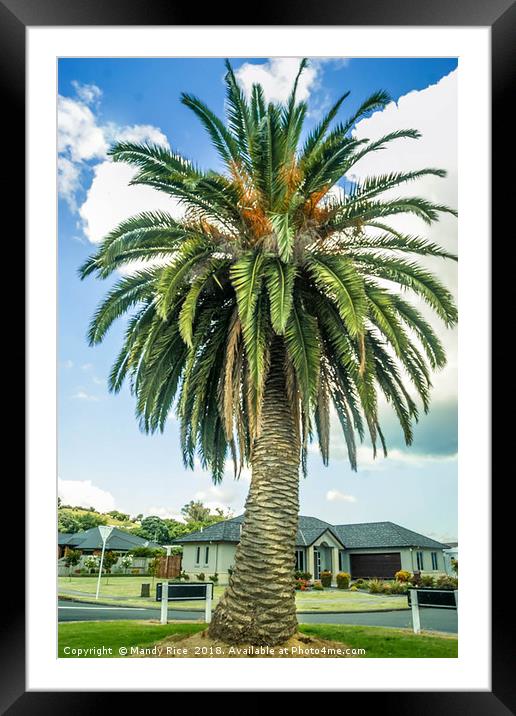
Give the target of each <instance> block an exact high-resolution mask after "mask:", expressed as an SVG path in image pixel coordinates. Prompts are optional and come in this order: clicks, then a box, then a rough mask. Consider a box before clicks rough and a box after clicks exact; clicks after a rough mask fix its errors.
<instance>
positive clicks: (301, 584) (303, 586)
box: [294, 579, 310, 592]
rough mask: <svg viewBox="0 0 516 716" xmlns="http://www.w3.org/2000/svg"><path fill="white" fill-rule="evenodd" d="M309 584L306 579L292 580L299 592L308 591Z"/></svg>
mask: <svg viewBox="0 0 516 716" xmlns="http://www.w3.org/2000/svg"><path fill="white" fill-rule="evenodd" d="M309 586H310V583H309V582H308V580H307V579H296V580H295V581H294V588H295V589H296V590H297V591H299V592H306V591H308V588H309Z"/></svg>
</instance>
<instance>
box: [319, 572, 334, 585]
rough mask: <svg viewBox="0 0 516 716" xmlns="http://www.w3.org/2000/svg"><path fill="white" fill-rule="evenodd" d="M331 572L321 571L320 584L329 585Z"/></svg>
mask: <svg viewBox="0 0 516 716" xmlns="http://www.w3.org/2000/svg"><path fill="white" fill-rule="evenodd" d="M332 576H333V575H332V573H331V572H329V571H327V570H326V571H324V572H321V584H322V585H323V587H331V578H332Z"/></svg>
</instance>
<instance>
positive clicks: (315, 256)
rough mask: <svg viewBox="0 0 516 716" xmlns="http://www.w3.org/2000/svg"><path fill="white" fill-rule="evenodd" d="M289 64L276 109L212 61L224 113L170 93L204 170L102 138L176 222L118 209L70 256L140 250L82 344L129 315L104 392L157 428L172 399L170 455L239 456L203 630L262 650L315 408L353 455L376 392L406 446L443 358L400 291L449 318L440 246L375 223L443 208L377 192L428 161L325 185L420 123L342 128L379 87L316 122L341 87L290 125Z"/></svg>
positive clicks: (221, 464)
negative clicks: (230, 546)
mask: <svg viewBox="0 0 516 716" xmlns="http://www.w3.org/2000/svg"><path fill="white" fill-rule="evenodd" d="M306 64H307V63H306V60H303V62H302V63H301V65H300V68H299V74H298V76H297V78H296V81H295V83H294V85H293V89H292V92H291V94H290V97H289V99H288V101H286V102H285V103H284V104H276V103H266V101H265V98H264V91H263V89H262V87H261V86H260V85H258V84H256V85H254V86H253V88H252V93H251V96H250V98H247V97H246V96H245V94H244V93H243V91H242V89H241V88H240V87H239V85H238V83H237V81H236V78H235V75H234V72H233V70H232V68H231V65H230V64H229V62H227V63H226V67H227V74H226V76H225V82H226V89H227V96H226V114H227V117H226V122H225V123H224V122H223V121H222V120H221V119H219V118H218V117H217V116H216V115H215V114H214V113H213V112H212V111H211V110H210V109H209V108H208V107H207V106H206V105H205V104H204V103H203V102H201V100H199V99H198V98H197V97H194V96H192V95H189V94H183V95H182V102H183V104H184V105H186V106H187V107H188V108H189V109H191V110H192V111H193V113H194V114H195V115H196V116H197V118H198V119H199V120H200V121H201V123H202V124H203V126H204V128H205V129H206V131H207V132H208V134H209V136H210V138H211V141H212V142H213V145H214V147H215V148H216V150H217V152H218V154H219V156H220V159H221V163H222V166H223V169H222V171H204V170H203V169H201V168H199V167H198V166H196V165H195V164H194V163H193V162H191V161H189V160H188V159H185V158H184V157H183V156H181V155H180V154H179V153H178V152H176V151H171V150H169V149H165V148H163V147H160V146H152V145H149V144H135V143H128V142H120V143H118V144H116V145H115V146H114V147H113V148H112V149H111V150H110V154H111V156H112V158H113V161H115V162H128V163H129V164H131V165H134V166H136V167H137V168H138V172H137V174H136V176H135V178H134V179H133V182H132V183H133V184H143V185H146V186H150V187H154V188H155V189H158V190H160V191H163V192H165V193H166V194H169V195H170V196H171V197H174V198H175V199H176V200H179V202H180V203H181V205H182V206H183V207H184V209H185V212H184V218H182V219H175V218H173V217H172V216H171V215H169V214H168V213H165V212H158V211H155V212H145V213H141V214H139V215H137V216H134V217H132V218H129V219H127V220H126V221H124V222H122V223H121V224H120V225H119V226H118V227H117V228H116V229H114V230H113V231H112V232H111V233H110V234H109V235H108V236H107V237H106V238H105V239H104V241H103V243H102V244H101V245H100V247H99V249H98V251H97V252H96V253H95V254H94V255H93V256H92V257H91V258H90V259H89V260H88V261H86V263H85V264H84V265H83V267H82V268H81V275H82V277H85V276H88V275H90V274H96V275H97V276H98V277H99V278H106V277H107V276H109V275H111V274H112V273H113V272H114V271H116V270H117V269H119V268H120V267H122V266H124V265H126V264H128V263H130V262H132V261H140V262H141V261H142V260H143V261H145V262H147V263H146V264H144V268H140V269H138V270H134V272H133V273H130V274H129V275H126V276H125V277H123V278H121V279H120V280H119V281H118V282H117V283H116V284H115V285H114V287H113V288H111V290H110V291H109V292H108V293H107V296H106V298H105V300H104V301H103V302H102V303H101V305H100V306H99V308H98V310H97V311H96V313H95V315H94V318H93V320H92V323H91V327H90V330H89V341H90V343H91V344H97V343H100V341H102V339H103V338H104V336H105V335H106V332H107V330H108V329H109V327H110V326H111V324H112V323H113V322H114V321H115V320H116V319H117V318H119V317H121V316H122V315H123V314H126V313H128V312H130V313H131V316H130V319H129V322H128V324H127V329H126V332H125V340H124V343H123V346H122V348H121V351H120V353H119V355H118V358H117V359H116V361H115V363H114V365H113V369H112V372H111V376H110V388H111V390H112V391H114V392H118V391H119V390H120V388H121V386H122V384H123V382H124V380H125V379H126V378H128V379H129V380H130V386H131V389H132V392H133V394H134V396H135V398H136V410H137V415H138V416H139V419H140V423H141V428H142V430H143V431H145V432H149V433H152V432H154V431H157V430H160V431H162V430H163V429H164V427H165V424H166V420H167V416H168V415H169V412H170V411H171V410H172V409H173V408H174V407H175V410H176V413H177V416H178V418H179V421H180V425H181V446H182V452H183V457H184V463H185V465H186V466H187V467H190V468H193V466H194V458H195V455H196V454H197V455H199V458H200V462H201V464H202V466H203V467H204V468H206V469H209V470H210V471H211V474H212V476H213V480H214V482H215V483H218V482H220V481H221V480H222V477H223V475H224V471H225V465H226V459H227V458H229V459H231V460H232V463H233V465H234V471H235V476H236V477H238V476H239V475H240V471H241V470H242V468H243V467H244V466H247V465H250V467H251V475H252V477H251V484H250V489H249V494H248V497H247V501H246V506H245V516H244V521H243V525H242V531H241V539H240V544H239V546H238V548H237V551H236V558H235V563H234V570H233V573H232V576H231V578H230V581H229V586H228V587H227V589H226V591H225V593H224V595H223V597H222V598H221V600H220V602H219V604H218V606H217V608H216V610H215V612H214V616H213V621H212V623H211V626H210V635H211V636H213V637H217V638H220V639H222V640H224V641H226V642H228V643H232V642H233V643H235V642H250V643H253V644H268V645H274V644H278V643H281V642H283V641H285V640H286V639H288V638H289V637H290V636H291V635H292V634H294V633H295V632H296V630H297V620H296V608H295V599H294V584H293V570H294V563H295V558H294V548H295V538H296V531H297V522H298V506H299V499H298V486H299V475H300V469H301V471H302V472H303V473H304V474H306V463H307V460H306V458H307V447H308V443H309V441H311V440H312V439H314V440H317V441H318V443H319V447H320V452H321V455H322V459H323V461H324V463H325V464H327V463H328V458H329V443H330V414H331V413H332V411H333V412H334V414H335V415H336V416H337V418H338V421H339V422H340V427H341V428H342V432H343V435H344V438H345V441H346V444H347V450H348V455H349V462H350V465H351V468H352V469H353V470H356V468H357V462H356V444H357V438H358V439H359V440H360V441H362V440H363V439H364V438H366V436H367V437H368V439H369V440H370V442H371V444H372V449H373V451H374V453H375V454H376V450H377V446H381V448H382V449H383V451H384V453H385V454H386V445H385V440H384V436H383V434H382V430H381V427H380V422H379V415H378V396H379V394H383V396H385V398H386V399H387V401H388V402H389V403H390V405H391V406H392V408H393V410H394V412H395V414H396V416H397V419H398V421H399V424H400V426H401V429H402V431H403V434H404V437H405V441H406V443H407V444H408V445H409V444H410V443H411V441H412V425H413V422H414V421H416V420H417V419H418V407H417V405H416V402H415V400H414V398H413V397H412V395H411V393H410V392H409V388H410V387H411V388H412V389H413V390H414V391H415V394H417V396H419V400H420V401H421V404H422V407H423V409H424V411H427V410H428V408H429V392H430V387H431V383H430V377H431V371H432V369H437V368H440V367H441V366H443V365H444V363H445V353H444V350H443V347H442V345H441V343H440V341H439V339H438V337H437V335H436V333H435V332H434V330H433V329H432V328H431V326H430V325H429V323H428V322H427V320H426V319H425V318H424V317H423V315H422V314H421V312H420V311H419V310H417V308H416V307H415V306H414V305H413V303H411V302H410V300H409V298H408V296H410V295H411V294H412V295H414V296H415V297H416V298H418V299H419V298H420V299H423V301H424V302H426V304H428V306H430V308H431V309H432V310H433V312H434V313H435V314H437V316H439V318H440V319H442V321H443V322H444V324H445V325H446V326H451V325H453V324H454V323H455V322H456V319H457V311H456V308H455V305H454V301H453V298H452V296H451V295H450V293H449V291H448V290H447V289H446V288H445V287H444V286H443V285H442V283H441V282H440V281H439V280H438V279H437V278H436V277H435V276H434V275H432V273H430V272H429V271H428V270H426V269H425V268H424V267H423V266H422V265H421V264H420V263H418V262H417V260H416V258H417V257H418V256H422V257H424V256H439V257H443V258H454V257H453V256H452V255H450V254H449V253H448V252H446V251H444V250H443V249H442V248H440V247H439V246H437V245H436V244H434V243H430V242H429V241H427V240H425V239H424V238H420V237H418V236H408V235H405V234H403V233H400V232H399V231H397V230H396V229H395V228H393V227H392V226H391V225H390V224H389V220H390V218H391V217H394V216H396V215H397V214H413V215H416V216H418V217H420V218H421V219H422V220H423V221H424V222H426V223H427V224H431V223H432V222H435V221H436V220H438V218H439V215H440V213H441V212H450V213H453V214H455V212H454V211H453V210H452V209H450V208H448V207H446V206H440V205H436V204H434V203H432V202H430V201H428V200H426V199H424V198H420V197H417V196H409V197H402V198H392V197H391V195H389V198H385V197H383V198H382V195H383V194H384V193H385V192H387V191H389V190H392V189H393V188H394V187H398V186H400V185H402V184H405V183H407V182H410V181H412V180H415V179H417V178H419V177H422V176H425V175H429V174H431V175H435V176H437V177H442V176H444V174H445V172H443V171H442V170H440V169H422V170H420V171H410V172H393V173H390V174H386V175H383V176H376V177H371V178H368V179H366V180H365V181H363V182H361V183H355V184H353V185H351V187H350V188H349V189H348V190H347V191H344V190H342V189H336V188H335V187H337V184H338V182H339V180H342V179H343V177H345V175H346V174H348V173H349V172H350V170H351V169H352V167H353V166H354V165H355V164H356V162H358V161H359V160H360V159H361V158H362V157H364V156H366V155H367V154H368V153H369V152H374V151H377V150H380V149H382V148H384V147H385V146H386V145H388V144H390V143H391V142H395V141H396V140H397V139H402V138H411V139H417V138H418V137H419V136H420V135H419V133H418V132H417V131H416V130H414V129H400V130H399V131H396V132H392V133H390V134H387V135H386V136H384V137H382V138H381V139H377V140H375V141H370V140H368V139H357V138H356V137H354V136H353V135H352V133H351V130H352V128H353V127H354V125H355V124H356V122H357V121H358V120H359V119H360V118H362V117H364V116H365V115H367V114H368V113H370V112H372V111H374V110H377V109H379V108H382V107H384V106H385V105H386V103H387V102H388V101H389V97H388V95H387V94H386V93H385V92H383V91H381V92H376V93H375V94H373V95H372V96H371V97H369V98H368V99H367V100H366V101H365V102H364V103H363V104H362V105H361V106H360V107H359V108H358V110H357V111H356V112H354V113H353V114H352V116H350V117H349V118H348V119H347V120H346V121H344V122H340V123H335V122H334V120H335V118H336V115H337V113H338V112H339V109H340V107H341V105H342V104H343V102H344V100H345V99H346V97H347V95H348V93H346V94H344V95H343V96H342V97H340V98H339V99H338V101H337V102H336V103H335V105H334V106H333V107H332V108H331V109H330V111H329V112H328V114H327V115H326V116H325V117H324V119H323V120H322V121H321V122H320V123H319V124H317V126H315V128H314V129H313V130H312V131H311V132H310V133H308V134H307V135H306V136H305V138H304V139H303V140H302V139H301V135H302V131H303V123H304V120H305V117H306V113H307V105H306V103H305V102H298V101H297V100H296V88H297V84H298V80H299V76H300V74H301V73H302V71H303V69H304V68H305V66H306ZM400 289H402V290H400ZM405 289H406V290H405Z"/></svg>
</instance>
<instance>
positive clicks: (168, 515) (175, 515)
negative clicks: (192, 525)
mask: <svg viewBox="0 0 516 716" xmlns="http://www.w3.org/2000/svg"><path fill="white" fill-rule="evenodd" d="M143 514H144V516H145V517H149V516H151V515H153V516H154V515H155V516H156V517H161V519H162V520H167V519H169V520H176V522H185V518H184V517H183V515H182V514H181V513H180V512H176V511H175V510H173V509H169V508H168V507H156V506H154V505H151V506H150V507H148V508H147V509H146V510H144V511H143Z"/></svg>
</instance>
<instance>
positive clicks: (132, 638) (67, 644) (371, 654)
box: [59, 621, 458, 659]
mask: <svg viewBox="0 0 516 716" xmlns="http://www.w3.org/2000/svg"><path fill="white" fill-rule="evenodd" d="M205 628H206V625H205V624H192V623H184V622H183V623H174V624H166V625H163V626H162V625H159V624H150V623H149V622H138V621H116V622H115V621H113V622H69V623H65V624H59V656H60V657H63V658H78V657H79V658H80V657H83V658H96V657H100V658H115V657H116V658H120V654H119V652H118V649H119V648H120V647H125V648H126V649H130V648H131V646H150V645H152V644H154V643H156V642H157V641H160V640H161V639H164V638H165V637H166V636H169V635H170V634H184V635H187V634H193V633H195V632H198V631H201V630H202V629H205ZM300 631H302V632H304V633H305V634H310V635H311V636H317V637H320V638H321V639H329V640H333V641H337V642H342V643H344V644H347V645H348V646H349V647H351V648H362V649H365V650H366V654H365V657H363V658H369V659H375V658H376V659H377V658H386V657H387V658H389V657H396V658H445V659H449V658H456V657H457V654H458V647H457V638H456V637H454V636H444V635H436V634H419V635H416V634H413V633H412V632H411V631H410V630H407V629H388V628H384V627H362V626H345V625H335V624H302V625H301V626H300ZM102 647H104V650H103V652H101V651H97V652H95V651H94V652H92V653H88V651H87V650H88V649H94V650H100V649H102ZM106 648H109V649H111V653H106ZM74 649H75V650H77V649H82V650H83V651H82V653H79V654H78V653H77V652H75V653H73V652H72V650H74Z"/></svg>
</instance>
